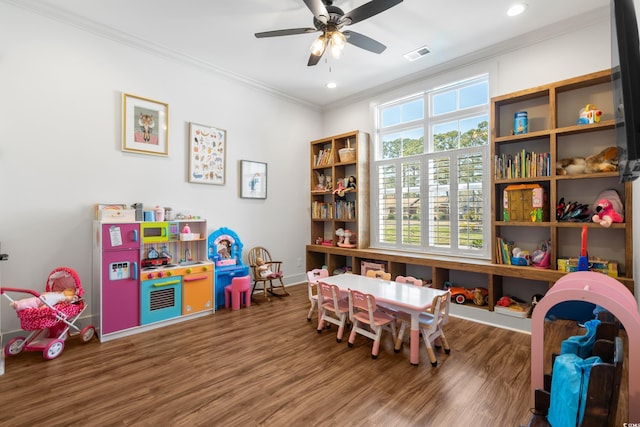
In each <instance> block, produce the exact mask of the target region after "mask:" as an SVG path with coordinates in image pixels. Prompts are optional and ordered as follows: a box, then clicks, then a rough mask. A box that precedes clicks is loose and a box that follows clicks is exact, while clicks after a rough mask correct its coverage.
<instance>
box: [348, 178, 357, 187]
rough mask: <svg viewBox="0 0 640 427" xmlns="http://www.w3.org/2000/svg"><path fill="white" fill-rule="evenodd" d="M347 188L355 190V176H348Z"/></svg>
mask: <svg viewBox="0 0 640 427" xmlns="http://www.w3.org/2000/svg"><path fill="white" fill-rule="evenodd" d="M347 189H348V190H352V191H356V189H357V187H356V177H355V176H353V175H351V176H350V177H349V180H348V181H347Z"/></svg>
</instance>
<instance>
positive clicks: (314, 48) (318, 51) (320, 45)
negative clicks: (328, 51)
mask: <svg viewBox="0 0 640 427" xmlns="http://www.w3.org/2000/svg"><path fill="white" fill-rule="evenodd" d="M326 47H327V44H326V41H325V39H324V35H322V36H320V37H318V38H317V39H316V40H315V41H314V42H313V43H311V53H312V54H313V55H314V56H320V55H322V54H323V53H324V49H325V48H326Z"/></svg>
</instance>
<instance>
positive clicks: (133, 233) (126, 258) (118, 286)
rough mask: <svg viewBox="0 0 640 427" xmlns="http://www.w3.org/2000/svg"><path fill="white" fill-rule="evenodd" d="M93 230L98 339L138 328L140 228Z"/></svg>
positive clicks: (105, 226)
mask: <svg viewBox="0 0 640 427" xmlns="http://www.w3.org/2000/svg"><path fill="white" fill-rule="evenodd" d="M96 229H97V230H96V231H97V233H98V235H97V243H98V245H97V248H98V251H97V253H96V254H94V256H99V257H100V260H101V262H100V272H98V274H99V275H100V278H101V280H100V281H99V283H100V289H99V290H98V292H96V294H97V295H99V298H100V301H99V302H100V305H98V307H100V313H101V316H100V317H101V318H100V331H99V336H100V339H102V337H103V335H106V334H110V333H113V332H118V331H123V330H125V329H129V328H133V327H136V326H139V325H140V291H139V283H140V280H139V272H140V268H139V264H140V228H139V225H138V224H135V223H119V224H104V223H97V224H96ZM94 283H95V281H94Z"/></svg>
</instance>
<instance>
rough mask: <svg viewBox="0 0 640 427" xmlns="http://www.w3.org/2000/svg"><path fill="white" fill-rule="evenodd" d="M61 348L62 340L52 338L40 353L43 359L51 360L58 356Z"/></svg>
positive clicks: (62, 346) (62, 347)
mask: <svg viewBox="0 0 640 427" xmlns="http://www.w3.org/2000/svg"><path fill="white" fill-rule="evenodd" d="M62 350H64V341H63V340H53V341H51V342H50V343H49V344H48V345H47V346H46V347H45V348H44V351H43V352H42V355H43V356H44V358H45V359H47V360H51V359H55V358H56V357H58V356H60V353H62Z"/></svg>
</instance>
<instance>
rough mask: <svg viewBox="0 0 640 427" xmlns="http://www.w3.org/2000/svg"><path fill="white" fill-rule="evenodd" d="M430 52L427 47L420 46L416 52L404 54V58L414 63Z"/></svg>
mask: <svg viewBox="0 0 640 427" xmlns="http://www.w3.org/2000/svg"><path fill="white" fill-rule="evenodd" d="M429 52H431V51H430V50H429V48H428V47H426V46H422V47H420V48H418V49H416V50H412V51H411V52H409V53H405V55H404V57H405V58H407V60H408V61H415V60H416V59H420V58H422V57H423V56H425V55H426V54H427V53H429Z"/></svg>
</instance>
